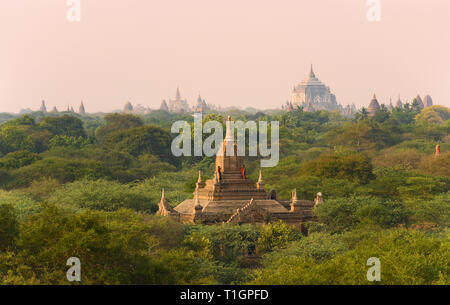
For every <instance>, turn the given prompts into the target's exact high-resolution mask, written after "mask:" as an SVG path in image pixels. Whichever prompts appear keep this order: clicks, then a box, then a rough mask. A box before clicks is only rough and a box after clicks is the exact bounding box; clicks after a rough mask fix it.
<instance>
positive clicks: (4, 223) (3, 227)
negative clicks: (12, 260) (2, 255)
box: [0, 204, 19, 251]
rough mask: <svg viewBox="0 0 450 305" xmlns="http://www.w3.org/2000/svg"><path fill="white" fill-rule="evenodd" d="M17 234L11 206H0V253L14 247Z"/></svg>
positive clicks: (16, 225)
mask: <svg viewBox="0 0 450 305" xmlns="http://www.w3.org/2000/svg"><path fill="white" fill-rule="evenodd" d="M18 232H19V230H18V223H17V219H16V213H15V210H14V208H13V206H12V205H10V204H0V251H5V250H6V249H8V248H10V247H12V246H13V245H14V243H15V239H16V236H17V235H18Z"/></svg>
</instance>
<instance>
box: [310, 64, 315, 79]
mask: <svg viewBox="0 0 450 305" xmlns="http://www.w3.org/2000/svg"><path fill="white" fill-rule="evenodd" d="M309 77H310V78H314V77H316V75H315V74H314V69H313V65H312V64H311V69H310V70H309Z"/></svg>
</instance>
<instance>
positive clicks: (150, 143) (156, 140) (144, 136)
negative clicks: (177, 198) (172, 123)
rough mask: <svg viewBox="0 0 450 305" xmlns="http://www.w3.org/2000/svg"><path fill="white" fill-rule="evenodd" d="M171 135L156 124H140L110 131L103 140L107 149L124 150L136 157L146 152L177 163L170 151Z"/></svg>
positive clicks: (171, 162)
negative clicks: (140, 125) (139, 125)
mask: <svg viewBox="0 0 450 305" xmlns="http://www.w3.org/2000/svg"><path fill="white" fill-rule="evenodd" d="M171 143H172V135H171V134H170V133H169V132H167V131H165V130H163V129H162V128H160V127H157V126H142V127H136V128H130V129H126V130H120V131H116V132H114V133H111V134H110V135H109V137H108V139H107V140H106V142H105V146H106V147H108V148H109V149H115V150H120V151H125V152H127V153H129V154H131V155H132V156H135V157H138V156H140V155H142V154H145V153H148V154H152V155H155V156H157V157H158V158H160V159H161V160H163V161H165V162H168V163H170V164H173V165H175V166H178V165H179V160H178V159H177V158H175V157H174V156H173V154H172V151H171Z"/></svg>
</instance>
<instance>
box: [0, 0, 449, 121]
mask: <svg viewBox="0 0 450 305" xmlns="http://www.w3.org/2000/svg"><path fill="white" fill-rule="evenodd" d="M66 1H67V0H2V1H0V41H1V44H0V112H18V111H19V110H20V109H22V108H31V109H35V110H36V109H38V108H39V106H40V103H41V101H42V100H45V101H46V104H47V108H48V109H51V108H53V106H56V107H58V109H60V110H64V109H66V108H67V105H68V104H70V105H71V106H73V107H74V108H75V109H77V108H78V106H79V104H80V101H81V100H83V101H84V105H85V108H86V111H87V112H97V111H105V112H106V111H111V110H114V109H122V108H123V105H124V104H125V102H126V101H130V102H131V103H132V104H142V105H144V106H146V105H148V106H150V108H153V109H155V108H159V105H160V103H161V101H162V100H163V99H169V98H173V97H174V96H175V92H176V88H177V86H179V87H180V91H181V95H182V96H183V97H185V98H187V99H188V102H189V103H190V104H191V105H192V104H194V102H195V100H196V98H197V95H198V94H199V93H200V94H201V96H202V97H203V98H204V99H205V100H206V101H207V102H208V103H212V104H216V105H220V106H222V107H227V106H238V107H241V108H246V107H256V108H259V109H265V108H277V107H280V106H281V105H282V104H283V103H285V102H286V100H289V99H290V97H291V92H292V88H293V86H294V85H295V84H297V83H299V82H300V81H302V80H303V79H304V78H305V77H306V76H307V75H308V72H309V67H310V65H311V64H313V65H314V71H315V73H316V76H317V77H318V78H319V79H320V80H321V81H323V82H324V83H325V84H327V85H328V86H330V89H331V91H332V92H333V93H334V94H335V95H336V97H337V100H338V102H339V103H341V104H343V105H346V104H351V103H355V104H356V105H357V106H358V107H361V106H367V105H368V103H369V102H370V100H371V98H372V95H373V94H374V93H376V94H377V97H378V100H379V102H380V103H389V99H390V97H391V98H392V100H393V101H394V102H395V101H396V100H397V97H398V94H400V95H401V97H402V99H409V100H411V99H412V98H413V97H414V96H416V95H417V94H420V95H421V96H422V97H424V96H425V95H426V94H430V95H431V96H432V98H433V101H434V103H435V104H440V105H445V106H450V86H449V85H450V59H449V54H450V34H449V29H450V1H449V0H427V1H425V0H380V4H381V6H380V8H381V14H380V21H379V22H370V21H369V20H368V19H367V12H368V10H369V9H370V6H368V5H367V3H366V1H367V0H276V1H275V0H272V1H269V0H227V1H223V0H222V1H218V0H145V1H144V0H80V4H81V6H80V7H81V20H80V22H69V20H68V19H67V11H68V9H69V6H68V4H67V2H66ZM369 1H370V0H369ZM374 1H376V0H374Z"/></svg>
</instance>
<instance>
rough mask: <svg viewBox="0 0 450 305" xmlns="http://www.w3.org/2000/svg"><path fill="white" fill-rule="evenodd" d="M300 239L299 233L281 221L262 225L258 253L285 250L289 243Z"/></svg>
mask: <svg viewBox="0 0 450 305" xmlns="http://www.w3.org/2000/svg"><path fill="white" fill-rule="evenodd" d="M300 238H301V234H300V232H299V231H298V230H297V229H296V228H295V227H293V226H289V225H287V224H286V223H284V222H283V221H281V220H280V221H278V222H275V223H269V224H267V225H264V226H263V227H262V229H261V233H260V235H259V237H258V252H269V251H273V250H275V249H281V248H285V247H286V246H287V245H288V243H289V242H291V241H294V240H298V239H300Z"/></svg>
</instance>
